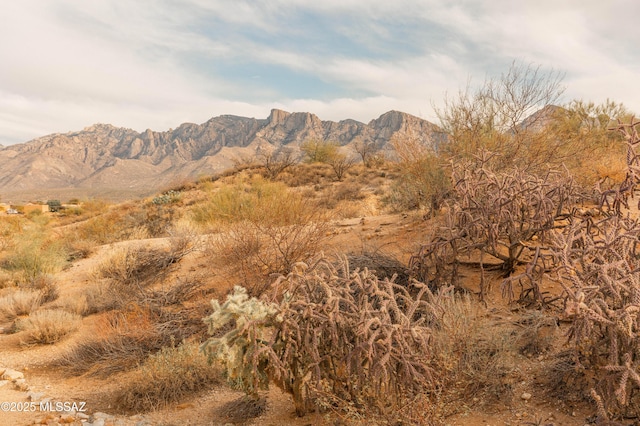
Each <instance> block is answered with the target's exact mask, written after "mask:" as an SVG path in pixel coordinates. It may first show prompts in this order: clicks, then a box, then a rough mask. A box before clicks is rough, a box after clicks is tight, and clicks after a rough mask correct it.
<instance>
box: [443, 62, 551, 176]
mask: <svg viewBox="0 0 640 426" xmlns="http://www.w3.org/2000/svg"><path fill="white" fill-rule="evenodd" d="M561 81H562V75H561V74H560V73H558V72H554V71H545V70H542V69H541V68H540V67H536V66H533V65H531V64H523V63H518V62H515V61H514V62H513V63H512V65H511V67H510V68H509V70H508V71H507V72H506V73H502V74H501V75H500V76H499V77H492V78H489V79H487V80H486V81H485V82H484V84H483V85H481V86H480V87H478V88H477V89H476V90H475V91H474V92H470V90H469V89H470V87H467V88H466V90H461V91H460V92H459V93H458V96H457V97H453V98H450V97H447V98H446V99H445V101H444V107H443V108H442V109H437V110H436V114H437V115H438V118H439V120H440V124H441V126H442V129H443V130H444V132H445V133H446V134H447V138H446V139H445V140H443V141H442V143H440V146H439V147H438V151H439V152H442V153H443V155H445V156H446V157H449V158H451V157H453V158H456V159H471V158H473V156H474V155H476V153H477V152H479V151H482V150H488V151H492V152H496V153H500V154H501V155H500V156H497V157H493V158H492V159H491V163H492V164H491V166H492V168H494V169H496V170H500V169H503V168H512V167H518V168H520V169H523V170H526V171H527V172H529V173H536V172H537V171H538V170H542V171H543V172H544V170H545V169H547V168H548V164H554V165H556V166H559V165H560V164H561V163H559V162H554V160H555V156H556V155H557V150H556V149H554V148H556V147H557V144H555V143H550V142H553V140H552V139H553V137H552V136H551V135H549V134H548V133H546V132H544V131H540V130H541V129H543V128H544V126H545V125H546V123H547V122H548V120H549V119H550V117H551V116H552V114H553V111H554V109H555V107H554V105H557V103H558V100H559V99H560V96H561V94H562V92H563V91H564V88H563V87H562V85H561ZM548 142H549V143H548Z"/></svg>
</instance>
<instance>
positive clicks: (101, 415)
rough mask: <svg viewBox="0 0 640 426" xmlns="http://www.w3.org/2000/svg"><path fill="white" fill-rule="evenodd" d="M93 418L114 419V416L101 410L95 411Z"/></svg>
mask: <svg viewBox="0 0 640 426" xmlns="http://www.w3.org/2000/svg"><path fill="white" fill-rule="evenodd" d="M93 419H94V420H95V419H104V420H109V419H113V416H112V415H111V414H107V413H102V412H100V411H96V412H95V413H93Z"/></svg>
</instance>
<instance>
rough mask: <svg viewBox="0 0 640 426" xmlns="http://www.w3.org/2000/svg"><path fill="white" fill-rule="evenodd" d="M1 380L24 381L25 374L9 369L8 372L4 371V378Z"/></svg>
mask: <svg viewBox="0 0 640 426" xmlns="http://www.w3.org/2000/svg"><path fill="white" fill-rule="evenodd" d="M0 379H3V380H10V381H12V382H13V381H16V380H19V379H24V374H22V373H21V372H19V371H16V370H12V369H10V368H7V369H6V370H4V372H3V373H2V377H0Z"/></svg>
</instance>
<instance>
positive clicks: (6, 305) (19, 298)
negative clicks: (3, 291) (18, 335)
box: [0, 290, 42, 321]
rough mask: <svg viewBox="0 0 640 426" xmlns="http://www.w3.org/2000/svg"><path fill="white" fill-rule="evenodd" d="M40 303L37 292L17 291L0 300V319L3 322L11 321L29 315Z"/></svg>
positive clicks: (39, 296)
mask: <svg viewBox="0 0 640 426" xmlns="http://www.w3.org/2000/svg"><path fill="white" fill-rule="evenodd" d="M41 303H42V299H41V295H40V293H39V292H35V291H25V290H17V291H15V292H13V293H11V294H9V295H7V296H4V297H2V298H0V318H2V319H3V320H4V321H13V320H15V319H16V318H18V317H21V316H25V315H29V314H30V313H31V312H32V311H34V310H36V309H37V308H38V306H40V304H41Z"/></svg>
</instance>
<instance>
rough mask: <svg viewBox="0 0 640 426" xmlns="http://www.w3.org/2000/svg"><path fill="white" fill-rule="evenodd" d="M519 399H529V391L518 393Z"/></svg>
mask: <svg viewBox="0 0 640 426" xmlns="http://www.w3.org/2000/svg"><path fill="white" fill-rule="evenodd" d="M520 399H523V400H524V401H528V400H530V399H531V394H530V393H529V392H523V393H522V395H520Z"/></svg>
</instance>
